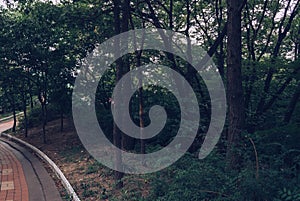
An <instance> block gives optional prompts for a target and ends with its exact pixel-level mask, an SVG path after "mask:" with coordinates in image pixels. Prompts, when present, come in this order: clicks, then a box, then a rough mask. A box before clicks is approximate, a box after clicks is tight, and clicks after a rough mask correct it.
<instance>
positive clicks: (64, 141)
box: [16, 119, 149, 201]
mask: <svg viewBox="0 0 300 201" xmlns="http://www.w3.org/2000/svg"><path fill="white" fill-rule="evenodd" d="M46 131H47V132H46V136H47V143H46V144H44V143H43V140H42V138H41V136H42V127H35V128H32V129H30V130H29V133H28V137H27V138H25V137H24V134H23V131H22V130H19V131H18V132H17V133H16V136H17V137H18V138H20V139H22V140H24V141H27V142H28V143H30V144H32V145H34V146H36V147H37V148H38V149H40V150H41V151H43V152H44V153H45V154H46V155H48V156H49V157H50V158H51V159H52V160H53V161H54V162H55V163H56V164H57V166H58V167H59V168H60V169H61V170H62V172H63V173H64V174H65V176H66V177H67V179H68V180H69V182H70V183H71V185H72V186H73V188H74V190H75V191H76V193H77V194H78V196H79V197H80V199H81V200H89V201H92V200H132V199H131V198H132V196H134V197H135V198H137V197H145V196H147V195H148V192H149V184H148V181H147V178H146V176H128V175H126V176H125V178H124V188H123V189H122V190H117V189H115V188H114V185H115V181H114V177H113V171H112V170H110V169H108V168H106V167H104V166H103V165H101V164H100V163H98V162H97V161H96V160H95V159H94V158H92V157H91V156H90V155H89V153H88V152H87V151H86V150H85V148H84V147H83V146H82V144H81V142H80V140H79V138H78V136H77V134H76V131H75V129H74V126H73V124H72V121H71V120H70V119H66V120H65V124H64V131H63V132H61V131H60V121H59V120H55V121H51V122H49V123H48V124H47V127H46ZM47 169H48V170H49V171H51V170H50V169H49V167H48V168H47ZM52 174H53V173H52ZM52 176H53V178H55V175H52ZM55 180H56V183H57V185H58V187H59V189H60V192H61V194H62V196H63V198H64V199H65V200H69V198H68V196H67V194H66V192H65V190H64V188H63V186H62V185H61V183H60V182H59V181H58V180H57V179H55Z"/></svg>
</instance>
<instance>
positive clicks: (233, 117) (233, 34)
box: [227, 0, 245, 168]
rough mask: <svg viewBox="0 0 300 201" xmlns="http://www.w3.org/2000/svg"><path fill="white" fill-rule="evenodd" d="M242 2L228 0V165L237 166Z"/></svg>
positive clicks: (240, 120)
mask: <svg viewBox="0 0 300 201" xmlns="http://www.w3.org/2000/svg"><path fill="white" fill-rule="evenodd" d="M240 6H241V2H240V1H236V0H227V9H228V11H227V19H228V20H227V99H228V120H229V127H228V147H227V161H228V165H229V166H228V167H230V168H235V167H236V165H237V164H238V163H237V162H238V160H239V157H238V155H237V153H236V151H235V148H236V147H238V144H239V143H240V139H241V137H240V135H241V131H242V129H243V126H244V120H245V115H244V98H243V87H242V72H241V54H242V50H241V11H240V9H239V8H240Z"/></svg>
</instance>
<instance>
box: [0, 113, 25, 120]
mask: <svg viewBox="0 0 300 201" xmlns="http://www.w3.org/2000/svg"><path fill="white" fill-rule="evenodd" d="M22 114H23V112H19V113H17V114H16V116H17V117H18V116H20V115H22ZM13 117H14V115H10V116H8V117H4V118H2V119H0V122H3V121H7V120H11V119H12V118H13Z"/></svg>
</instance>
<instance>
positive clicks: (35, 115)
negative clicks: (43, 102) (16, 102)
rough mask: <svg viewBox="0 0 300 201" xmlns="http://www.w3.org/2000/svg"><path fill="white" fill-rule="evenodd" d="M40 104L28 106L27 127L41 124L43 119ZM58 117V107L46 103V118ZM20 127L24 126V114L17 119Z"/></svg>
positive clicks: (50, 119)
mask: <svg viewBox="0 0 300 201" xmlns="http://www.w3.org/2000/svg"><path fill="white" fill-rule="evenodd" d="M41 110H42V109H41V106H40V105H39V104H38V105H36V106H35V107H34V108H32V109H31V108H29V109H28V111H27V125H28V128H32V127H35V126H39V125H41V123H42V121H43V117H42V112H41ZM58 117H59V108H57V106H55V105H47V120H48V121H52V120H55V119H57V118H58ZM19 121H20V127H21V128H24V125H25V119H24V115H22V116H21V117H20V119H19Z"/></svg>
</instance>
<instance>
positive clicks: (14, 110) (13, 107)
mask: <svg viewBox="0 0 300 201" xmlns="http://www.w3.org/2000/svg"><path fill="white" fill-rule="evenodd" d="M12 109H13V117H14V124H13V127H12V131H13V132H16V127H17V116H16V100H15V95H14V94H13V95H12Z"/></svg>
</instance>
